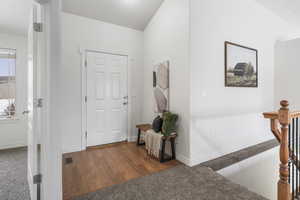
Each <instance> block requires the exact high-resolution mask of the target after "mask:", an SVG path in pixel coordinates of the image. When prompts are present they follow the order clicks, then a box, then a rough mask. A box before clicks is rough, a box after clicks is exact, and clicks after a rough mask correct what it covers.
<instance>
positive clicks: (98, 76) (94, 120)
mask: <svg viewBox="0 0 300 200" xmlns="http://www.w3.org/2000/svg"><path fill="white" fill-rule="evenodd" d="M127 66H128V57H127V56H125V55H116V54H111V53H105V52H97V51H86V58H85V75H86V79H85V80H86V83H85V84H86V95H85V98H84V106H85V109H86V132H85V137H86V147H91V146H99V145H104V144H110V143H116V142H121V141H125V140H127V135H128V128H127V127H128V78H127V77H128V76H127V74H128V69H127V68H128V67H127Z"/></svg>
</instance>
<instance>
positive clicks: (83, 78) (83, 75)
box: [79, 48, 132, 151]
mask: <svg viewBox="0 0 300 200" xmlns="http://www.w3.org/2000/svg"><path fill="white" fill-rule="evenodd" d="M79 51H80V53H81V94H82V95H81V105H82V108H81V116H82V117H81V127H82V130H81V132H82V134H81V150H82V151H84V150H86V148H87V135H86V131H87V106H86V101H85V98H86V96H87V91H86V85H87V71H86V59H87V58H86V54H87V53H88V52H93V53H103V54H111V55H117V56H126V57H127V66H126V71H127V73H126V74H127V94H128V108H127V141H131V140H132V139H131V137H130V131H131V130H132V124H131V121H132V120H131V118H132V113H131V110H132V109H131V106H132V105H131V89H130V81H129V80H130V61H131V59H130V56H129V55H126V54H122V53H118V52H111V51H105V50H93V49H85V48H83V49H80V50H79Z"/></svg>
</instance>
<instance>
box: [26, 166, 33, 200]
mask: <svg viewBox="0 0 300 200" xmlns="http://www.w3.org/2000/svg"><path fill="white" fill-rule="evenodd" d="M32 177H33V175H32V172H31V168H28V169H27V181H28V183H30V182H31V180H32ZM28 185H29V195H30V198H31V199H32V198H33V195H34V194H33V185H32V184H28Z"/></svg>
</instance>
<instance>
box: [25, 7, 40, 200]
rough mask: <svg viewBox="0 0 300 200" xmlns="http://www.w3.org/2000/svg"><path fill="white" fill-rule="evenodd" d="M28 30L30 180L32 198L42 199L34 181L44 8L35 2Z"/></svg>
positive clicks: (36, 159) (37, 158) (37, 161)
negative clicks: (38, 26)
mask: <svg viewBox="0 0 300 200" xmlns="http://www.w3.org/2000/svg"><path fill="white" fill-rule="evenodd" d="M31 13H32V14H31V17H30V23H29V24H30V25H29V31H28V71H27V73H28V74H27V80H28V83H27V89H28V93H27V98H28V99H27V104H28V105H27V110H26V111H24V114H27V118H28V182H29V186H30V194H31V199H32V200H35V199H38V200H39V199H40V195H41V194H40V184H36V183H35V182H34V176H36V175H38V174H40V170H41V169H40V168H41V163H40V162H41V159H40V158H41V148H40V146H39V145H38V144H41V114H40V110H39V109H38V102H37V101H38V97H39V96H40V95H41V90H42V88H41V86H42V84H41V76H40V75H41V60H42V58H41V56H42V49H41V33H39V32H37V31H36V30H35V27H34V24H36V23H40V22H41V20H42V8H41V6H40V5H39V4H35V3H33V7H32V12H31Z"/></svg>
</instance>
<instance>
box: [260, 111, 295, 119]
mask: <svg viewBox="0 0 300 200" xmlns="http://www.w3.org/2000/svg"><path fill="white" fill-rule="evenodd" d="M278 114H279V113H278V112H276V111H274V112H264V113H263V115H264V117H265V118H266V119H278ZM289 115H290V119H293V118H298V117H300V111H293V112H290V113H289Z"/></svg>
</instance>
